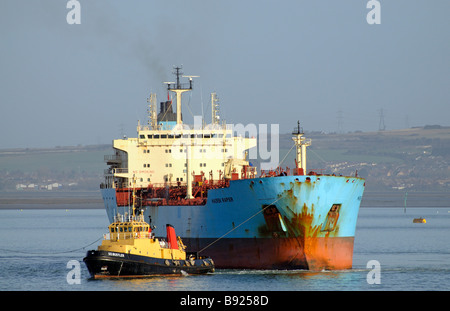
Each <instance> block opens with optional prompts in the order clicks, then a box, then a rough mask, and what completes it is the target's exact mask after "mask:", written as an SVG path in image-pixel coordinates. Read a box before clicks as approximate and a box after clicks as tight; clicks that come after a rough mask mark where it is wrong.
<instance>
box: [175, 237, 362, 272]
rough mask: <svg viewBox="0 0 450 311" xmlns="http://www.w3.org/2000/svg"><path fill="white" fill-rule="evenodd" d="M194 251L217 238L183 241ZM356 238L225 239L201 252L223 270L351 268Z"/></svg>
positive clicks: (187, 239) (185, 239)
mask: <svg viewBox="0 0 450 311" xmlns="http://www.w3.org/2000/svg"><path fill="white" fill-rule="evenodd" d="M182 239H183V242H184V243H185V244H186V246H187V247H188V249H189V250H190V251H199V250H202V249H203V248H205V247H207V246H208V245H209V244H211V243H213V242H214V241H215V239H192V238H182ZM353 242H354V238H353V237H323V238H319V237H314V238H253V239H252V238H229V239H228V238H224V239H221V240H218V241H216V242H214V243H213V244H212V245H210V246H209V247H207V248H206V249H204V250H203V251H202V252H201V255H208V256H209V257H211V258H212V259H213V260H214V262H215V266H216V268H219V269H288V270H289V269H306V270H316V271H317V270H324V269H326V270H343V269H351V268H352V262H353Z"/></svg>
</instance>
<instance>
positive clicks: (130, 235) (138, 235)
mask: <svg viewBox="0 0 450 311" xmlns="http://www.w3.org/2000/svg"><path fill="white" fill-rule="evenodd" d="M149 238H153V234H152V233H151V232H147V231H141V232H114V233H105V234H103V239H105V240H131V239H149Z"/></svg>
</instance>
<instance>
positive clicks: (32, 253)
mask: <svg viewBox="0 0 450 311" xmlns="http://www.w3.org/2000/svg"><path fill="white" fill-rule="evenodd" d="M101 239H103V236H102V237H100V238H98V239H97V240H95V241H94V242H92V243H90V244H88V245H85V246H83V247H80V248H77V249H72V250H69V251H64V252H50V253H39V252H37V253H35V252H24V251H18V250H13V249H6V248H0V250H1V251H5V252H10V253H20V254H28V255H58V254H67V253H73V252H77V251H80V250H82V249H85V248H86V247H88V246H91V245H92V244H94V243H97V242H98V241H100V240H101Z"/></svg>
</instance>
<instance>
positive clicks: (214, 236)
mask: <svg viewBox="0 0 450 311" xmlns="http://www.w3.org/2000/svg"><path fill="white" fill-rule="evenodd" d="M101 191H102V195H103V199H104V202H105V207H106V211H107V214H108V217H109V220H110V221H111V222H112V220H113V217H114V215H116V214H117V213H121V214H124V213H126V212H128V213H129V208H128V207H122V206H120V207H119V206H117V200H116V193H115V189H102V190H101ZM363 191H364V179H362V178H358V177H342V176H325V175H312V176H307V175H299V176H278V177H268V178H253V179H242V180H234V181H230V185H229V187H227V188H220V189H210V190H209V191H208V194H207V195H208V198H207V203H206V204H205V205H192V206H189V205H186V206H184V205H165V206H148V207H147V208H146V210H145V217H148V216H150V217H151V220H152V224H153V225H155V226H156V228H155V230H154V231H155V233H156V235H157V236H164V235H165V231H164V229H165V224H167V223H170V224H172V225H173V226H174V227H175V228H176V230H177V234H178V235H179V236H181V238H182V239H183V242H184V243H185V244H186V246H187V247H188V249H189V251H200V252H201V254H202V255H208V256H210V257H212V258H213V259H214V261H215V263H216V268H240V269H310V270H322V269H330V270H333V269H350V268H351V267H352V258H353V242H354V236H355V229H356V222H357V218H358V211H359V207H360V202H361V198H362V195H363ZM146 219H148V218H146Z"/></svg>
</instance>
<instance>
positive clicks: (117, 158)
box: [104, 154, 122, 162]
mask: <svg viewBox="0 0 450 311" xmlns="http://www.w3.org/2000/svg"><path fill="white" fill-rule="evenodd" d="M104 160H105V161H106V162H108V161H115V162H121V161H122V158H121V157H120V156H118V155H115V154H107V155H105V156H104Z"/></svg>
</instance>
